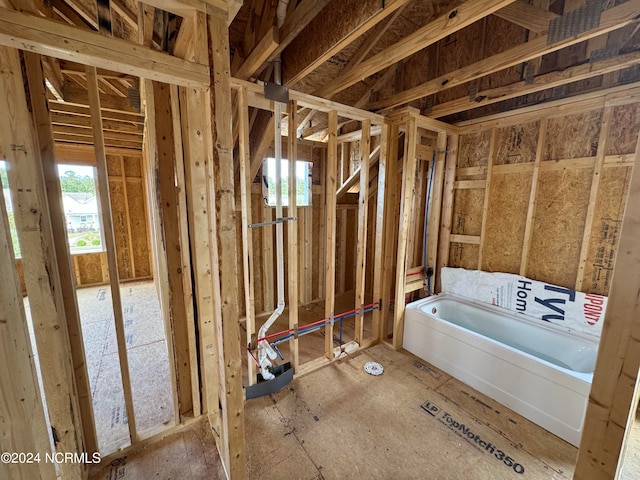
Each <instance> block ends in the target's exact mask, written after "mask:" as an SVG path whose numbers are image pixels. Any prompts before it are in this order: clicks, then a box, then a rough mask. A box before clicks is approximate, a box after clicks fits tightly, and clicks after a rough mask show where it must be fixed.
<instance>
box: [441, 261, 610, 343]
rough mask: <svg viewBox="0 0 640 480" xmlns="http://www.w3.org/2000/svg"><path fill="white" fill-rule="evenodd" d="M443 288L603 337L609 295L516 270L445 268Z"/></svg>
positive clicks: (442, 278)
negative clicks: (554, 282) (568, 286)
mask: <svg viewBox="0 0 640 480" xmlns="http://www.w3.org/2000/svg"><path fill="white" fill-rule="evenodd" d="M441 275H442V276H441V280H442V291H443V292H445V293H452V294H455V295H461V296H463V297H467V298H469V299H472V300H476V301H479V302H482V303H488V304H490V305H495V306H497V307H501V308H504V309H507V310H510V311H512V312H515V313H520V314H523V315H527V316H528V317H532V318H534V319H536V320H541V321H545V322H549V323H553V324H556V325H561V326H562V327H564V328H567V329H570V330H574V331H579V332H582V333H587V334H590V335H594V336H597V337H599V336H600V333H601V332H602V321H603V319H604V313H605V310H606V307H607V297H603V296H601V295H594V294H587V293H582V292H576V291H575V290H571V289H569V288H565V287H560V286H557V285H552V284H549V283H545V282H539V281H537V280H531V279H529V278H526V277H522V276H520V275H515V274H512V273H499V272H497V273H490V272H483V271H480V270H465V269H464V268H448V267H445V268H443V269H442V274H441Z"/></svg>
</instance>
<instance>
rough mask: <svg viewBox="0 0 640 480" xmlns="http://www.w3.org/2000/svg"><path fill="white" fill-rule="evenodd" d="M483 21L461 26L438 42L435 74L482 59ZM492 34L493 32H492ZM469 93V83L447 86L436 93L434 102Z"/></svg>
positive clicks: (446, 100)
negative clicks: (460, 28) (461, 27)
mask: <svg viewBox="0 0 640 480" xmlns="http://www.w3.org/2000/svg"><path fill="white" fill-rule="evenodd" d="M483 32H484V22H483V21H480V22H475V23H472V24H471V25H469V26H468V27H465V28H463V29H462V30H459V31H457V32H455V33H452V34H451V35H448V36H447V37H446V38H444V39H443V40H441V41H440V42H439V43H438V66H437V75H444V74H446V73H449V72H453V71H455V70H458V69H459V68H462V67H466V66H467V65H470V64H472V63H474V62H477V61H478V60H481V59H482V42H480V41H478V39H480V38H482V36H483ZM492 34H493V32H492ZM467 95H469V85H468V84H464V85H459V86H457V87H453V88H448V89H446V90H443V91H441V92H438V93H437V94H436V103H444V102H448V101H450V100H455V99H456V98H460V97H465V96H467Z"/></svg>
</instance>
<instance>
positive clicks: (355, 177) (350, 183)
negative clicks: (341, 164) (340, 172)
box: [336, 145, 380, 200]
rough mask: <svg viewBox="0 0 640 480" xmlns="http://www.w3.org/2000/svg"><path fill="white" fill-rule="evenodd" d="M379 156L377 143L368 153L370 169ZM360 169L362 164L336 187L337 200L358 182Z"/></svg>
mask: <svg viewBox="0 0 640 480" xmlns="http://www.w3.org/2000/svg"><path fill="white" fill-rule="evenodd" d="M379 157H380V145H378V146H377V147H376V148H374V149H373V152H371V153H370V154H369V162H368V164H369V169H371V168H372V167H373V165H375V164H376V163H377V162H378V159H379ZM361 169H362V165H361V166H359V167H358V168H357V169H356V171H355V172H353V173H352V174H351V176H350V177H349V178H347V179H346V180H345V182H344V183H343V184H342V186H341V187H340V188H339V189H338V192H337V195H336V197H337V200H340V199H342V198H343V197H344V196H345V195H347V194H348V193H351V192H349V190H351V189H352V188H353V187H355V186H356V185H357V184H358V183H359V182H360V171H361ZM369 175H371V172H369Z"/></svg>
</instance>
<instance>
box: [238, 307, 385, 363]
mask: <svg viewBox="0 0 640 480" xmlns="http://www.w3.org/2000/svg"><path fill="white" fill-rule="evenodd" d="M374 305H378V302H373V303H370V304H368V305H364V306H363V307H362V309H363V310H364V309H365V308H370V307H373V306H374ZM359 311H360V309H359V308H354V309H353V310H348V311H346V312H342V313H339V314H337V315H334V316H333V319H334V320H335V319H336V318H342V317H344V316H345V315H349V314H352V313H356V312H359ZM329 321H330V319H329V318H323V319H321V320H317V321H315V322H312V323H307V324H306V325H302V326H301V327H298V330H303V329H305V328H309V327H315V326H316V325H321V324H323V323H328V322H329ZM293 332H294V329H293V328H289V329H288V330H282V331H281V332H276V333H272V334H271V335H267V336H265V337H262V338H258V339H257V340H256V343H259V342H261V341H262V340H270V339H272V338H275V337H281V336H283V335H287V334H289V333H293ZM249 352H251V349H250V348H249Z"/></svg>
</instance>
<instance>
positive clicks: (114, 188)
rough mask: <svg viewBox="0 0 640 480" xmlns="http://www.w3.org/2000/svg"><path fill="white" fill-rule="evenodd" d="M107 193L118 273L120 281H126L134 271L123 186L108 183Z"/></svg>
mask: <svg viewBox="0 0 640 480" xmlns="http://www.w3.org/2000/svg"><path fill="white" fill-rule="evenodd" d="M109 191H110V194H111V217H112V218H113V232H114V236H115V242H116V256H117V260H118V273H119V275H120V279H121V280H127V279H130V278H133V276H134V271H133V265H131V258H130V250H131V246H130V245H129V238H128V229H127V216H126V210H125V203H126V202H125V192H124V184H123V183H122V182H118V181H111V182H109Z"/></svg>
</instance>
